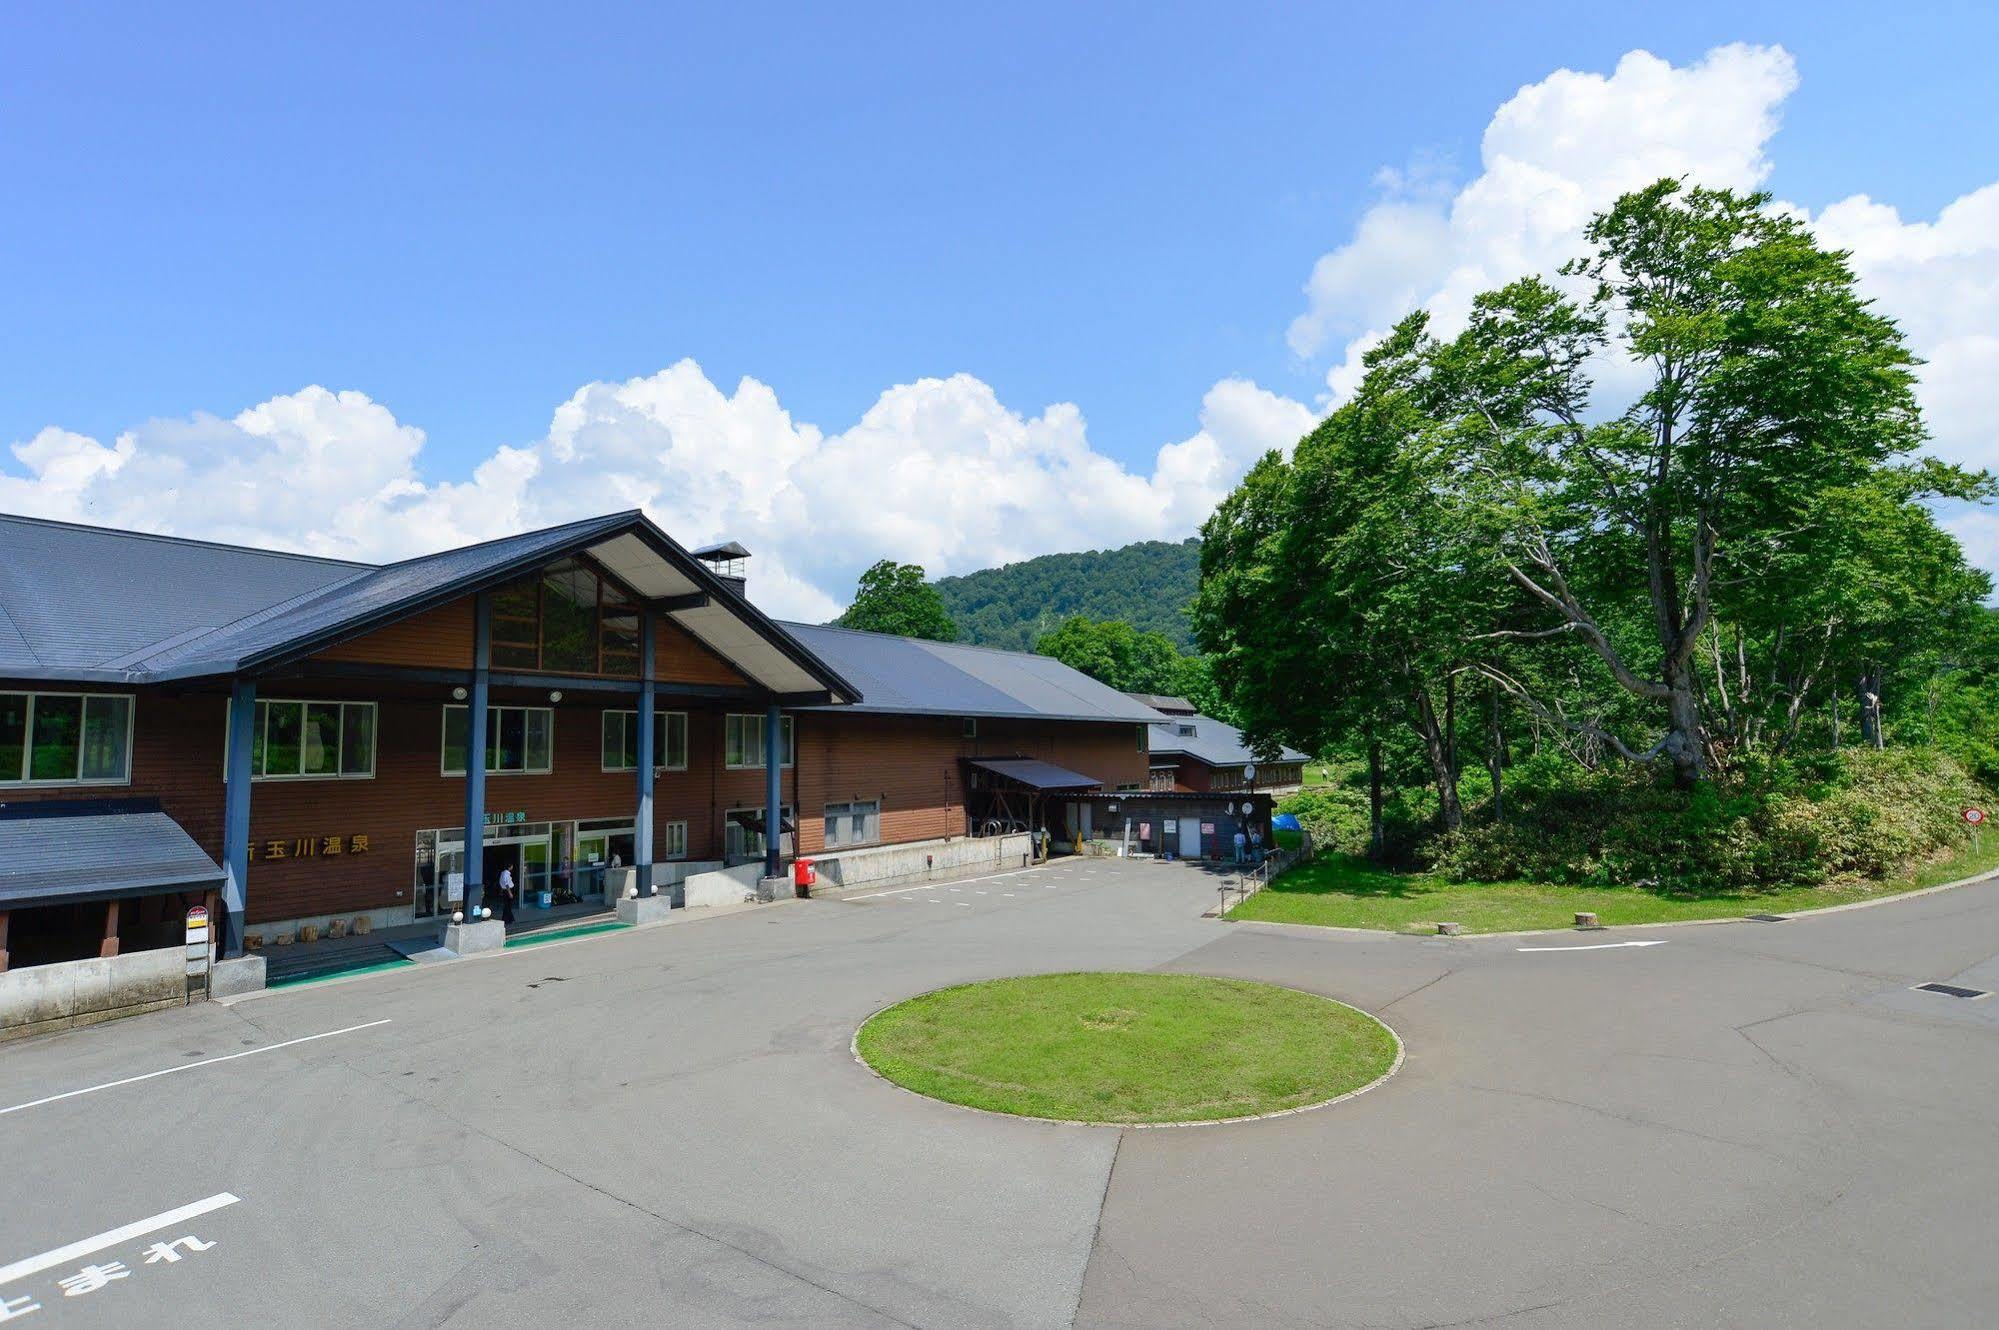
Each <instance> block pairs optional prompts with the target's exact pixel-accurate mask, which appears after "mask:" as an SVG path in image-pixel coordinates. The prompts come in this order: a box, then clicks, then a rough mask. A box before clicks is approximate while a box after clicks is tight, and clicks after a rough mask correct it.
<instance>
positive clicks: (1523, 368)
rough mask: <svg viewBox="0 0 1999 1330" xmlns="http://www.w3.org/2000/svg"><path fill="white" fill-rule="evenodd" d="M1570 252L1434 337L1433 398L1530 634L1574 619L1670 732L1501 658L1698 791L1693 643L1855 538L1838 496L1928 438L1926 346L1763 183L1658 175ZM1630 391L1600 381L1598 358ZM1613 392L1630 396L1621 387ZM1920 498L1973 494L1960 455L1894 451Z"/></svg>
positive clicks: (1517, 687) (1761, 612) (1633, 754)
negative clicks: (1634, 735) (1613, 715)
mask: <svg viewBox="0 0 1999 1330" xmlns="http://www.w3.org/2000/svg"><path fill="white" fill-rule="evenodd" d="M1586 235H1587V238H1588V241H1589V244H1590V252H1589V253H1588V254H1587V255H1586V256H1585V257H1584V258H1582V259H1580V260H1578V261H1577V262H1575V263H1573V264H1570V265H1569V266H1568V267H1567V268H1565V269H1564V272H1565V274H1566V275H1567V276H1569V277H1571V278H1575V279H1578V280H1580V281H1581V282H1583V283H1585V284H1586V285H1587V287H1588V293H1587V294H1586V295H1585V296H1583V297H1581V298H1576V297H1572V296H1571V295H1569V294H1567V293H1566V292H1564V291H1563V290H1561V289H1559V288H1557V287H1555V286H1553V285H1550V284H1549V283H1547V282H1544V281H1542V280H1540V279H1538V278H1527V279H1523V280H1520V281H1517V282H1514V283H1512V284H1510V285H1508V286H1506V287H1504V288H1502V289H1500V290H1498V291H1494V292H1490V293H1488V294H1486V295H1483V296H1480V297H1479V298H1478V299H1477V300H1476V301H1475V302H1474V307H1473V312H1472V315H1471V318H1470V321H1469V324H1468V326H1467V327H1466V328H1465V330H1464V331H1463V333H1462V334H1460V335H1459V336H1458V337H1457V338H1456V339H1454V340H1453V341H1452V342H1451V343H1450V344H1448V345H1446V346H1441V347H1435V348H1432V349H1431V351H1430V360H1431V363H1432V364H1433V365H1434V367H1435V369H1436V373H1435V375H1434V378H1433V381H1432V390H1433V392H1434V394H1435V395H1434V397H1433V399H1432V400H1431V402H1430V403H1429V409H1430V410H1431V411H1432V412H1433V413H1435V414H1437V415H1438V416H1440V417H1443V418H1447V419H1450V420H1452V421H1453V422H1454V423H1455V427H1456V428H1457V429H1458V430H1460V431H1461V432H1462V433H1463V435H1464V436H1465V437H1466V438H1467V439H1468V440H1469V441H1470V442H1471V444H1472V447H1473V450H1474V452H1475V456H1476V460H1475V462H1474V464H1473V466H1472V467H1471V469H1470V471H1469V472H1468V475H1470V476H1471V477H1472V478H1473V479H1474V480H1475V482H1476V486H1475V494H1474V495H1473V501H1474V504H1475V507H1476V510H1477V512H1478V514H1479V520H1480V521H1481V522H1482V523H1483V524H1484V526H1485V528H1486V530H1487V531H1488V533H1489V537H1490V546H1491V548H1492V549H1494V550H1495V551H1496V552H1497V553H1498V555H1499V557H1500V559H1501V562H1502V565H1503V567H1504V569H1505V571H1506V573H1507V575H1508V577H1509V578H1510V579H1511V581H1512V582H1513V583H1514V585H1515V586H1517V587H1518V588H1519V589H1520V590H1521V591H1522V592H1523V593H1525V594H1526V596H1527V597H1528V598H1529V599H1530V600H1531V601H1532V602H1533V603H1534V604H1535V605H1536V606H1537V607H1538V612H1539V615H1538V617H1539V621H1538V622H1536V623H1534V624H1533V625H1532V626H1527V627H1519V628H1513V629H1509V630H1506V632H1507V635H1508V636H1509V637H1510V638H1511V639H1513V640H1515V641H1522V642H1524V641H1529V640H1533V639H1536V638H1548V637H1553V636H1566V637H1570V638H1573V639H1574V640H1577V641H1579V642H1581V643H1583V644H1585V645H1586V646H1587V648H1588V649H1589V650H1590V651H1591V652H1592V653H1593V654H1594V655H1595V657H1596V658H1597V659H1598V661H1599V662H1600V665H1601V667H1602V669H1603V671H1604V672H1605V675H1606V676H1607V678H1608V680H1610V681H1612V682H1614V683H1615V685H1616V686H1617V687H1618V688H1620V689H1622V690H1623V691H1624V692H1626V693H1628V694H1630V695H1631V696H1633V697H1635V698H1637V699H1639V700H1641V701H1642V702H1644V703H1646V704H1647V705H1648V706H1649V707H1650V708H1651V709H1652V712H1653V714H1654V715H1655V716H1656V717H1657V719H1656V722H1655V725H1656V728H1655V729H1654V730H1653V734H1654V735H1655V736H1656V738H1654V739H1653V740H1652V742H1651V743H1650V744H1649V745H1648V744H1647V743H1646V741H1645V740H1644V739H1639V740H1638V741H1637V742H1636V743H1629V742H1627V741H1626V740H1625V738H1624V737H1623V736H1621V735H1619V734H1618V733H1616V732H1615V731H1613V730H1610V729H1609V728H1607V727H1605V726H1602V725H1601V724H1599V723H1597V722H1595V721H1592V720H1589V719H1586V718H1585V719H1577V718H1576V717H1575V716H1574V715H1572V714H1566V715H1565V714H1564V713H1563V709H1562V708H1561V707H1559V706H1558V705H1557V704H1556V703H1557V699H1553V698H1549V697H1544V696H1537V695H1535V693H1534V692H1533V690H1531V689H1530V688H1528V687H1527V686H1526V685H1525V683H1524V682H1523V681H1522V680H1521V679H1520V678H1518V677H1517V676H1515V675H1513V674H1511V673H1509V672H1506V671H1503V670H1494V671H1493V672H1492V677H1493V678H1495V679H1497V680H1499V681H1500V682H1502V683H1503V684H1504V685H1505V686H1506V687H1507V688H1508V690H1509V691H1510V692H1512V693H1513V694H1514V696H1515V697H1516V699H1517V700H1519V701H1520V702H1521V703H1522V704H1523V705H1526V706H1528V707H1530V708H1532V709H1534V710H1535V711H1536V713H1537V714H1538V715H1540V716H1542V717H1544V718H1551V719H1560V720H1561V721H1562V722H1563V723H1565V724H1570V725H1575V726H1580V727H1583V728H1587V729H1591V730H1592V731H1593V737H1596V738H1599V739H1601V740H1603V741H1604V742H1606V743H1608V744H1610V745H1611V746H1612V747H1613V748H1615V750H1616V751H1618V752H1619V753H1621V754H1623V755H1624V756H1626V757H1629V758H1632V759H1636V760H1650V759H1652V758H1654V757H1657V756H1660V755H1664V757H1665V758H1667V759H1668V760H1669V761H1670V762H1671V764H1672V768H1673V772H1674V775H1675V778H1676V781H1677V782H1678V783H1680V784H1682V785H1688V784H1692V783H1694V782H1697V781H1698V780H1700V779H1701V778H1702V777H1703V776H1705V775H1706V774H1708V772H1709V771H1710V769H1711V767H1712V765H1713V760H1714V754H1715V751H1716V750H1715V745H1714V738H1715V736H1714V735H1713V734H1711V733H1710V730H1709V725H1708V717H1707V715H1706V714H1705V711H1706V708H1705V706H1704V703H1705V702H1706V700H1707V699H1706V697H1705V694H1706V692H1707V691H1708V690H1707V689H1706V688H1705V687H1704V685H1703V680H1702V677H1701V669H1700V663H1699V661H1698V658H1697V653H1698V651H1699V649H1700V647H1701V644H1702V643H1703V641H1704V640H1707V639H1708V637H1709V635H1710V634H1711V633H1712V632H1713V631H1714V630H1715V628H1716V625H1717V623H1718V622H1719V621H1720V620H1722V619H1724V618H1726V617H1728V616H1729V615H1730V614H1734V615H1736V616H1738V617H1739V618H1740V619H1741V620H1742V621H1743V622H1744V623H1745V624H1747V623H1750V622H1752V621H1755V620H1757V619H1759V617H1760V618H1761V619H1763V620H1765V621H1769V620H1771V619H1773V618H1775V617H1777V616H1774V615H1772V614H1771V613H1770V612H1769V607H1767V606H1764V607H1757V606H1754V605H1752V604H1751V603H1749V597H1751V596H1752V595H1753V594H1754V591H1755V589H1756V587H1757V586H1758V585H1759V582H1760V581H1761V579H1759V577H1758V576H1757V573H1758V569H1759V567H1760V566H1762V565H1764V564H1766V563H1767V562H1768V561H1770V560H1773V559H1780V558H1788V559H1792V560H1794V561H1795V560H1802V561H1805V562H1807V563H1809V562H1812V561H1814V560H1815V559H1816V558H1817V557H1818V553H1817V552H1818V551H1820V550H1822V549H1824V548H1826V547H1827V546H1828V545H1831V544H1836V543H1837V542H1838V541H1839V540H1841V539H1843V538H1844V536H1843V533H1841V532H1840V531H1839V530H1838V529H1837V527H1836V526H1835V525H1833V524H1831V523H1830V522H1829V521H1827V520H1824V519H1825V517H1826V511H1825V510H1826V505H1825V498H1826V496H1828V495H1837V494H1847V493H1854V492H1858V491H1862V490H1865V489H1866V488H1867V487H1869V486H1871V485H1875V484H1877V483H1879V479H1880V477H1881V475H1882V473H1883V472H1884V471H1886V470H1889V469H1892V468H1896V467H1898V466H1900V465H1901V462H1902V459H1904V458H1905V457H1906V456H1907V455H1908V454H1909V453H1910V452H1911V451H1912V450H1913V449H1914V448H1915V447H1916V446H1917V445H1918V444H1919V443H1921V441H1922V439H1923V437H1924V435H1923V429H1922V423H1921V419H1920V417H1919V415H1918V412H1917V409H1916V403H1915V398H1914V394H1913V386H1914V376H1913V368H1914V365H1915V361H1914V358H1913V357H1912V356H1911V354H1910V352H1909V350H1908V348H1907V347H1906V345H1904V343H1903V340H1902V336H1901V333H1900V331H1899V329H1897V328H1896V326H1895V325H1894V324H1893V323H1892V322H1891V321H1889V320H1888V319H1887V318H1885V317H1883V316H1882V315H1880V314H1879V313H1877V312H1876V311H1875V310H1874V309H1872V308H1871V307H1870V305H1869V302H1868V301H1867V300H1866V299H1864V298H1863V297H1862V296H1861V295H1860V293H1859V291H1858V290H1857V288H1856V283H1855V279H1854V275H1853V271H1852V269H1851V268H1850V266H1849V265H1848V263H1847V261H1846V255H1845V254H1843V253H1840V252H1838V251H1833V250H1828V249H1825V248H1823V247H1821V246H1820V245H1819V244H1818V243H1817V241H1816V240H1815V239H1814V237H1813V236H1812V234H1811V232H1810V231H1809V229H1807V228H1806V227H1805V226H1804V224H1803V223H1801V222H1799V221H1798V220H1796V219H1795V218H1792V217H1788V216H1784V215H1781V214H1779V213H1776V212H1774V211H1772V210H1771V209H1770V207H1769V200H1768V198H1767V197H1766V196H1764V195H1761V194H1737V193H1733V192H1730V191H1727V190H1711V189H1701V188H1688V187H1685V186H1683V185H1682V184H1681V183H1680V182H1678V181H1673V180H1662V181H1660V182H1658V183H1657V184H1654V185H1652V186H1650V187H1648V188H1646V189H1642V190H1639V191H1636V192H1634V193H1631V194H1627V195H1625V196H1624V197H1622V198H1620V199H1619V200H1618V201H1617V202H1616V203H1615V204H1614V205H1613V206H1612V207H1611V208H1609V209H1608V210H1607V211H1605V212H1604V213H1602V214H1600V215H1598V216H1597V217H1596V218H1595V220H1594V221H1593V222H1592V223H1591V224H1590V226H1589V228H1588V230H1587V232H1586ZM1599 374H1600V375H1602V376H1604V377H1606V378H1607V379H1609V380H1610V381H1611V382H1612V383H1613V384H1615V385H1617V386H1616V387H1615V388H1614V389H1612V390H1611V391H1608V392H1599V391H1598V390H1597V387H1596V384H1595V383H1594V382H1593V376H1594V375H1599ZM1620 399H1621V401H1620ZM1902 475H1903V477H1904V484H1903V489H1904V493H1905V495H1906V497H1908V498H1909V499H1912V500H1913V499H1918V498H1921V497H1923V496H1924V495H1925V494H1932V493H1938V492H1946V493H1947V492H1959V493H1963V492H1968V491H1969V490H1970V489H1972V488H1974V487H1975V483H1976V482H1975V481H1974V480H1973V478H1970V477H1966V476H1964V475H1963V474H1961V473H1957V472H1952V471H1950V470H1948V469H1947V468H1939V467H1923V468H1908V467H1903V468H1902Z"/></svg>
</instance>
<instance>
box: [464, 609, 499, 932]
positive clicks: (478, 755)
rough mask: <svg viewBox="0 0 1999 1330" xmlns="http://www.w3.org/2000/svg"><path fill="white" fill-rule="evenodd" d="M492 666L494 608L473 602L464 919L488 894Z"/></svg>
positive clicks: (469, 917) (467, 717) (467, 708)
mask: <svg viewBox="0 0 1999 1330" xmlns="http://www.w3.org/2000/svg"><path fill="white" fill-rule="evenodd" d="M492 663H493V604H492V600H491V599H490V598H489V597H488V596H487V594H486V593H485V592H484V591H481V592H480V593H479V594H478V595H476V596H474V597H473V598H472V695H471V696H470V697H468V698H466V699H465V917H466V919H467V920H472V919H477V918H478V917H479V903H480V899H481V898H482V897H483V896H484V895H485V894H486V893H485V889H484V888H485V876H486V874H485V860H486V710H487V705H488V704H487V701H486V697H487V675H488V672H489V671H490V669H491V667H492Z"/></svg>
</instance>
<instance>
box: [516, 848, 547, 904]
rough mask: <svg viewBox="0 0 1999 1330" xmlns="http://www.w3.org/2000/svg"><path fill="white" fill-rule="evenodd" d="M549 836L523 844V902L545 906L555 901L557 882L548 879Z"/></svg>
mask: <svg viewBox="0 0 1999 1330" xmlns="http://www.w3.org/2000/svg"><path fill="white" fill-rule="evenodd" d="M548 863H549V849H548V838H547V837H545V836H544V837H542V838H541V839H540V840H531V841H526V842H524V843H523V844H522V845H521V903H522V904H523V905H527V906H531V907H537V908H539V907H543V906H547V905H552V904H554V902H555V884H554V883H552V882H550V881H549V879H548Z"/></svg>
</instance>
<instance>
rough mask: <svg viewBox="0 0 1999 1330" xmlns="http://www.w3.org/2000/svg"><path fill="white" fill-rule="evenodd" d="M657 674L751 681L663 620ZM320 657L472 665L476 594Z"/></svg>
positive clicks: (727, 682) (677, 679)
mask: <svg viewBox="0 0 1999 1330" xmlns="http://www.w3.org/2000/svg"><path fill="white" fill-rule="evenodd" d="M654 642H655V644H656V645H655V652H656V654H655V657H654V661H653V677H655V678H657V679H659V680H660V681H662V682H665V683H691V684H719V685H723V686H727V687H743V686H745V685H747V684H748V683H749V680H747V679H745V678H744V677H743V676H742V675H741V674H740V673H738V672H737V670H736V668H735V667H734V666H733V665H731V664H729V662H728V661H726V660H724V659H722V658H721V657H720V656H718V655H716V654H715V653H714V652H713V651H711V650H710V649H709V648H708V647H707V646H706V645H705V644H703V643H702V642H701V641H700V640H699V639H698V638H696V637H695V636H694V635H693V634H691V633H689V632H688V631H687V630H686V629H684V628H682V627H680V626H679V625H678V624H676V623H673V622H671V621H670V620H667V619H664V618H662V619H661V620H660V621H659V623H658V624H657V625H656V627H655V632H654ZM317 659H320V660H333V661H346V662H361V663H365V664H374V665H407V666H420V667H427V668H432V669H452V670H460V669H466V668H469V667H470V666H471V664H472V598H471V597H470V596H466V597H464V598H462V599H459V600H455V601H452V602H451V603H450V604H448V605H442V606H439V607H438V608H437V609H434V610H429V611H426V612H425V613H423V614H419V615H416V616H414V617H412V618H409V619H404V620H402V621H401V622H400V623H392V624H390V625H389V626H388V627H386V628H378V629H376V630H375V631H374V632H372V633H366V634H363V635H362V636H360V637H356V638H353V639H351V640H349V641H346V642H342V643H340V644H339V645H337V646H331V647H328V648H327V649H326V650H324V651H321V652H319V653H318V655H317Z"/></svg>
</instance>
